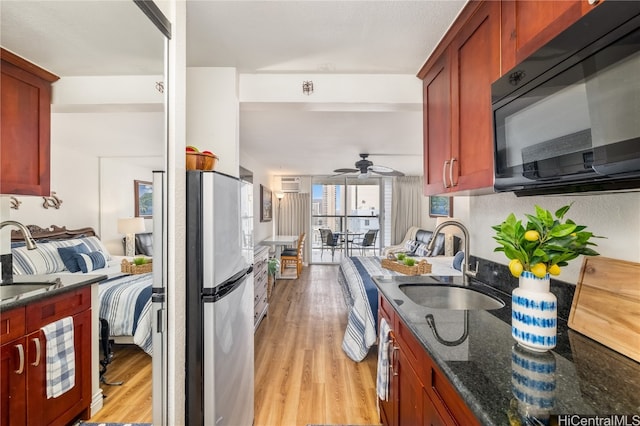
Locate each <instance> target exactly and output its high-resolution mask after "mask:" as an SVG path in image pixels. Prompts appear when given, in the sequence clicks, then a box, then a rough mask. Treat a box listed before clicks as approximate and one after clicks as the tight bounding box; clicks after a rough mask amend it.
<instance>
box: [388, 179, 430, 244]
mask: <svg viewBox="0 0 640 426" xmlns="http://www.w3.org/2000/svg"><path fill="white" fill-rule="evenodd" d="M423 199H424V196H423V195H422V176H399V177H396V178H395V179H394V180H393V195H392V199H391V244H398V243H400V242H401V241H402V239H403V238H404V236H405V234H406V233H407V230H408V229H409V228H410V227H412V226H420V222H421V218H422V200H423Z"/></svg>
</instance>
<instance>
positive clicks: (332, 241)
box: [320, 229, 342, 261]
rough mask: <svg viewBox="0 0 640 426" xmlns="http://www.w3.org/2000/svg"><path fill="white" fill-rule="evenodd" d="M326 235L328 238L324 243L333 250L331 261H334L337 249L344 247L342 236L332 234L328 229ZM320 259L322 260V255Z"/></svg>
mask: <svg viewBox="0 0 640 426" xmlns="http://www.w3.org/2000/svg"><path fill="white" fill-rule="evenodd" d="M326 235H327V238H326V240H325V242H324V243H325V245H326V246H327V247H328V248H329V249H331V260H332V261H333V256H334V254H335V252H336V248H338V247H342V242H341V241H340V235H339V234H335V235H334V233H333V232H331V230H330V229H327V233H326ZM320 257H321V258H322V255H320Z"/></svg>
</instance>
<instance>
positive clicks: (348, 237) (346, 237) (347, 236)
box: [335, 229, 364, 256]
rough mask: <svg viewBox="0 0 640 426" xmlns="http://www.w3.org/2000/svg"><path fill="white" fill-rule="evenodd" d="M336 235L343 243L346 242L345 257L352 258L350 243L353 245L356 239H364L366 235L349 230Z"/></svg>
mask: <svg viewBox="0 0 640 426" xmlns="http://www.w3.org/2000/svg"><path fill="white" fill-rule="evenodd" d="M335 234H336V235H338V236H339V238H342V241H344V254H345V256H351V254H352V253H351V250H350V249H349V243H353V240H354V238H355V237H362V236H363V235H364V232H360V231H349V230H348V229H347V230H346V231H338V232H335Z"/></svg>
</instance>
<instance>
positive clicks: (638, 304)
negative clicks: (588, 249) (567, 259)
mask: <svg viewBox="0 0 640 426" xmlns="http://www.w3.org/2000/svg"><path fill="white" fill-rule="evenodd" d="M569 327H570V328H572V329H573V330H576V331H578V332H580V333H582V334H584V335H585V336H588V337H590V338H592V339H593V340H596V341H598V342H600V343H602V344H603V345H605V346H607V347H609V348H611V349H613V350H615V351H617V352H620V353H621V354H623V355H626V356H628V357H629V358H631V359H634V360H635V361H638V362H640V263H634V262H627V261H624V260H618V259H610V258H606V257H602V256H596V257H586V258H585V260H584V262H583V264H582V271H581V272H580V280H579V282H578V284H577V286H576V292H575V294H574V296H573V303H572V304H571V311H570V313H569Z"/></svg>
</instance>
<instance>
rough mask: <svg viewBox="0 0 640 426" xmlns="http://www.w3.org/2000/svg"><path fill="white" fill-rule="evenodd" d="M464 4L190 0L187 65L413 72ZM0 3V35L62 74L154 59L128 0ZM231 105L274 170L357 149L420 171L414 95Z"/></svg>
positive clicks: (341, 161)
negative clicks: (316, 105) (410, 102)
mask: <svg viewBox="0 0 640 426" xmlns="http://www.w3.org/2000/svg"><path fill="white" fill-rule="evenodd" d="M465 2H466V0H444V1H431V0H418V1H407V0H359V1H348V0H342V1H307V0H297V1H295V0H285V1H278V0H276V1H243V0H234V1H214V0H198V1H193V0H189V1H188V2H187V46H188V47H187V65H188V66H194V67H195V66H198V67H218V66H224V67H236V68H237V69H238V72H240V73H272V74H273V73H277V74H289V73H296V74H301V73H302V74H303V73H310V74H323V73H331V74H406V75H411V76H415V75H416V73H417V72H418V70H419V69H420V67H421V66H422V64H423V63H424V61H425V60H426V58H427V57H428V55H429V53H430V52H431V51H432V50H433V48H434V47H435V45H436V44H437V43H438V41H439V40H440V38H441V37H442V35H443V34H444V32H445V31H446V29H447V28H448V27H449V26H450V24H451V22H453V20H454V19H455V17H456V16H457V14H458V13H459V11H460V9H461V8H462V6H463V5H464V3H465ZM0 12H1V15H0V18H1V34H0V44H2V46H3V47H5V48H8V49H10V50H13V51H15V52H16V53H18V54H21V55H22V56H24V57H26V58H27V59H29V60H31V61H33V62H35V63H37V64H39V65H40V66H43V67H44V68H47V69H49V70H51V71H52V72H54V73H56V74H58V75H60V76H62V77H64V76H71V75H108V74H109V75H112V74H115V75H123V74H154V73H157V70H158V69H162V60H161V58H159V57H158V55H157V54H156V52H157V51H158V49H159V47H158V46H161V43H162V38H161V37H160V33H159V32H157V30H156V29H155V28H152V27H151V25H150V24H149V23H148V22H144V20H145V19H146V17H145V16H144V15H143V14H142V13H141V12H140V11H139V10H137V7H135V6H134V5H133V3H132V2H131V1H128V0H106V1H73V0H71V1H57V0H46V1H24V0H22V1H13V0H2V1H1V2H0ZM292 84H295V85H300V84H301V81H299V80H298V79H297V77H296V79H295V81H294V80H293V79H292ZM417 87H418V89H417V90H419V86H417ZM318 90H321V88H320V87H318V88H316V92H317V91H318ZM311 96H313V95H311ZM240 111H241V112H240V146H241V150H242V151H243V152H246V153H250V155H251V157H253V158H255V159H259V161H260V162H261V163H262V164H263V165H265V166H266V167H267V169H268V170H269V171H270V172H272V173H276V174H300V175H306V174H331V173H332V170H333V169H336V168H345V167H353V163H355V161H357V160H358V155H357V154H358V153H361V152H367V153H373V154H386V155H385V156H372V157H371V158H370V159H371V160H372V161H373V162H374V163H375V164H379V165H385V166H389V167H393V168H396V169H398V170H401V171H403V172H405V173H407V174H421V173H422V119H421V111H420V108H419V105H414V106H413V107H409V108H407V107H406V106H403V107H401V108H399V107H395V106H393V105H378V106H376V107H375V108H370V110H369V111H363V110H362V109H361V108H353V107H351V106H349V105H345V104H342V105H341V106H339V107H335V108H333V109H330V110H328V109H326V108H325V109H321V110H320V111H319V110H317V109H315V110H314V109H313V108H307V105H305V104H304V102H299V103H295V104H293V105H291V104H289V105H287V107H286V108H284V107H283V106H282V105H278V104H275V103H274V104H270V103H265V104H263V105H260V106H259V107H258V108H256V106H255V105H241V106H240ZM390 154H393V155H390Z"/></svg>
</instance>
